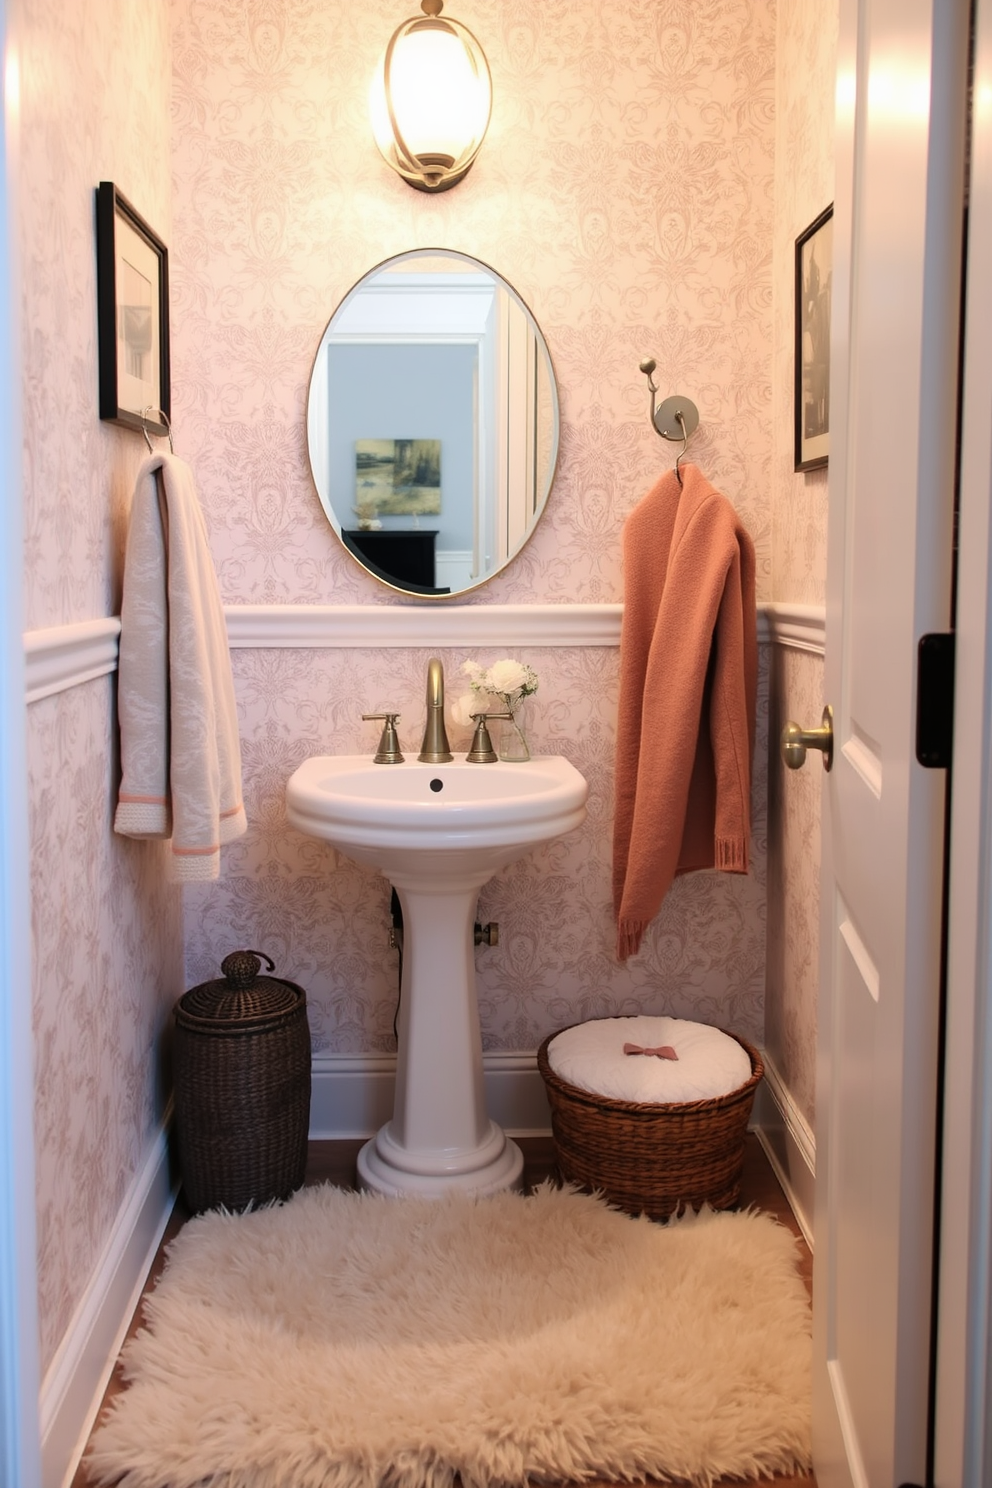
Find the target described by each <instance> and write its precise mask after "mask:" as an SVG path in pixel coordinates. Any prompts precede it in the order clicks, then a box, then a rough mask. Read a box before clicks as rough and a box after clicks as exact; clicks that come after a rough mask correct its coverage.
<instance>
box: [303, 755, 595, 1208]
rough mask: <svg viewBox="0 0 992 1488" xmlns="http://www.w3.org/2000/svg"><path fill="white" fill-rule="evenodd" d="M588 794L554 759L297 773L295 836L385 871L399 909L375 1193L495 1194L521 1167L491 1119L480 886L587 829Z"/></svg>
mask: <svg viewBox="0 0 992 1488" xmlns="http://www.w3.org/2000/svg"><path fill="white" fill-rule="evenodd" d="M587 793H588V787H587V785H586V781H585V779H584V778H583V776H582V775H580V774H579V772H578V770H576V769H575V767H574V766H573V765H572V764H570V763H569V761H568V760H566V759H563V758H562V757H561V756H559V755H544V756H537V757H535V758H532V759H530V760H528V761H527V762H525V763H520V764H516V763H515V764H506V763H503V762H502V761H500V762H498V763H496V764H488V765H477V764H468V763H467V762H466V761H465V760H464V759H456V760H454V761H452V762H451V763H450V764H443V765H427V764H421V763H419V762H415V761H406V762H404V763H403V764H398V765H376V764H373V763H372V761H371V760H370V759H368V758H366V757H365V756H360V755H318V756H315V757H314V758H313V759H310V760H307V762H306V764H303V765H301V766H300V768H299V769H298V770H297V771H296V772H295V773H294V774H293V775H292V776H291V777H290V779H289V782H288V784H287V786H286V815H287V817H288V819H289V822H290V824H291V825H292V826H294V827H297V828H299V830H300V831H301V832H307V833H309V834H310V835H311V836H314V837H321V838H323V839H324V840H325V841H327V842H330V843H332V844H333V845H334V846H335V847H336V848H338V849H339V851H341V852H343V853H344V854H345V855H346V856H347V857H349V858H353V859H355V861H356V862H359V863H365V864H369V865H370V866H372V867H374V868H378V869H379V870H380V871H381V872H382V873H384V874H385V876H386V877H387V878H388V879H389V881H390V883H391V884H392V885H393V887H394V888H395V890H396V892H397V894H398V896H399V900H400V904H401V906H402V909H403V932H404V948H403V978H402V988H401V1001H400V1021H399V1056H398V1064H397V1070H396V1098H395V1104H394V1108H393V1118H392V1120H391V1121H389V1122H387V1123H386V1125H385V1126H384V1127H382V1129H381V1130H380V1131H379V1132H378V1133H377V1135H376V1136H375V1137H373V1138H372V1140H371V1141H369V1142H367V1143H366V1144H365V1146H364V1147H363V1148H362V1151H361V1153H360V1154H359V1159H358V1171H359V1175H360V1178H361V1180H362V1183H363V1184H364V1186H365V1187H366V1188H370V1189H374V1190H376V1191H377V1192H379V1193H386V1194H402V1193H416V1194H421V1195H439V1194H442V1193H444V1192H445V1191H446V1190H448V1189H450V1188H460V1189H467V1190H471V1191H472V1192H475V1193H482V1194H485V1193H494V1192H496V1191H497V1190H499V1189H503V1188H514V1187H517V1186H518V1185H519V1181H520V1173H521V1169H522V1166H523V1158H522V1157H521V1154H520V1150H519V1148H518V1147H517V1146H516V1144H515V1143H514V1142H512V1141H510V1140H509V1138H508V1137H507V1136H506V1134H505V1133H504V1132H503V1131H502V1130H501V1129H500V1128H499V1127H498V1126H497V1125H496V1123H495V1122H494V1121H491V1120H490V1119H489V1117H488V1115H487V1114H486V1106H485V1092H484V1087H483V1075H482V1040H481V1037H480V1033H479V1013H478V1007H477V1004H476V996H475V959H474V937H473V929H474V925H475V910H476V901H477V900H478V897H479V890H480V889H481V887H482V885H483V884H484V883H485V882H486V880H487V879H489V878H491V877H492V875H493V874H494V873H495V872H496V870H497V869H498V868H501V867H502V866H503V865H504V864H505V863H509V862H512V861H513V859H514V858H518V857H521V856H522V855H523V854H524V853H526V852H528V851H529V850H530V849H531V848H533V847H536V846H537V845H538V844H539V843H542V842H547V841H549V840H550V839H551V838H552V837H557V836H560V835H561V834H562V833H564V832H570V831H572V830H574V828H576V827H578V826H579V825H580V824H581V822H582V821H583V819H584V818H585V801H586V795H587Z"/></svg>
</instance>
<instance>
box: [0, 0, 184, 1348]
mask: <svg viewBox="0 0 992 1488" xmlns="http://www.w3.org/2000/svg"><path fill="white" fill-rule="evenodd" d="M19 9H20V12H21V14H20V17H19V25H18V32H19V41H20V61H21V77H20V92H21V134H20V151H21V154H20V178H21V183H22V191H21V195H20V254H21V278H22V285H23V293H22V304H21V315H22V335H23V363H24V381H23V389H22V396H23V420H24V481H23V486H24V503H25V532H26V553H25V594H26V617H25V623H26V625H27V626H28V627H31V628H34V627H41V626H51V625H58V624H62V623H67V622H71V621H77V620H91V619H94V618H96V617H100V616H106V615H112V614H114V613H116V612H117V611H118V609H119V607H120V573H121V563H122V553H123V534H124V527H125V522H126V512H127V505H128V501H129V498H130V492H131V487H132V483H133V476H134V471H135V469H136V467H137V464H138V461H139V459H140V456H141V454H142V453H143V451H144V445H143V443H142V442H141V440H140V438H138V437H137V436H136V435H134V434H130V433H124V432H123V431H121V430H117V429H114V428H111V427H110V426H109V425H103V424H101V423H100V422H99V420H98V418H97V405H96V378H97V353H96V268H95V251H94V226H93V190H94V187H95V186H96V183H97V182H98V181H99V180H101V179H106V180H113V181H115V182H116V183H117V184H118V186H119V187H120V188H121V190H122V191H123V192H124V194H125V195H126V196H127V197H128V198H129V200H131V201H132V202H133V203H134V205H135V206H136V207H137V208H138V210H139V211H140V212H142V214H143V215H144V216H146V217H147V218H148V220H149V221H150V222H151V223H152V225H153V226H154V227H155V228H156V229H157V230H158V231H159V232H160V233H162V234H163V235H164V236H166V237H168V234H169V231H170V227H169V205H170V200H169V198H170V179H169V163H168V139H169V114H168V104H169V81H170V79H169V66H168V59H169V24H168V13H167V9H166V7H165V4H164V0H163V3H156V0H150V3H146V4H143V5H134V4H132V3H131V0H79V3H77V4H74V5H64V4H62V3H60V0H31V4H30V5H25V6H21V7H19ZM114 718H115V712H114V695H113V686H112V684H111V682H110V681H109V680H101V681H98V682H92V683H89V684H87V685H84V686H82V687H77V688H74V689H73V690H72V691H70V692H67V693H64V694H62V695H60V696H58V697H55V698H49V699H46V700H44V701H42V702H39V703H35V704H34V705H33V706H32V707H31V709H30V710H29V715H28V729H29V735H28V746H29V751H30V780H29V790H30V807H31V834H32V857H31V885H32V926H31V930H32V937H33V950H34V969H33V989H32V998H33V1017H34V1030H35V1041H36V1053H35V1058H36V1071H35V1079H36V1091H37V1096H36V1106H35V1144H36V1163H37V1202H38V1239H39V1256H38V1265H39V1278H38V1282H39V1308H40V1326H41V1358H42V1365H43V1367H44V1366H45V1365H47V1364H48V1363H49V1362H50V1360H51V1359H52V1356H53V1354H54V1352H55V1350H56V1347H57V1345H58V1343H59V1340H60V1339H61V1337H62V1335H63V1334H64V1332H65V1329H66V1326H67V1324H68V1322H69V1319H70V1318H71V1316H72V1313H73V1310H74V1308H75V1307H76V1306H77V1305H78V1303H79V1301H80V1298H81V1296H82V1293H83V1290H84V1288H85V1286H86V1284H87V1281H88V1279H89V1276H90V1275H91V1273H92V1271H93V1268H94V1266H95V1265H96V1263H97V1261H98V1259H99V1257H100V1254H101V1251H102V1250H103V1247H104V1246H105V1244H106V1243H107V1239H108V1236H109V1234H110V1232H111V1229H112V1227H113V1224H114V1221H115V1220H116V1218H117V1215H118V1213H119V1211H120V1208H121V1205H122V1202H123V1200H124V1198H125V1196H126V1195H127V1192H128V1189H129V1186H130V1184H131V1182H132V1179H133V1177H134V1174H135V1172H136V1171H137V1169H138V1168H139V1166H140V1164H141V1162H142V1160H143V1158H144V1156H145V1154H146V1152H147V1150H148V1144H149V1142H150V1140H151V1138H152V1136H153V1134H154V1132H155V1131H156V1130H157V1128H158V1126H159V1124H160V1122H161V1117H162V1112H163V1104H164V1086H163V1079H162V1072H161V1068H160V1065H161V1053H160V1050H159V1045H160V1041H161V1040H160V1035H161V1030H162V1027H163V1024H164V1022H165V1018H166V1011H167V1009H168V1008H169V1006H170V1005H171V1002H172V1000H173V998H174V997H175V996H176V995H177V993H178V991H179V990H181V974H182V967H181V933H182V932H181V918H180V907H179V901H178V896H177V893H176V891H175V890H174V889H167V888H166V887H165V886H164V884H163V880H162V877H161V871H160V865H161V857H160V852H159V849H158V848H157V847H154V846H149V847H139V846H136V845H134V844H126V843H123V842H122V841H121V839H117V838H114V837H113V835H112V833H111V830H110V820H111V801H112V796H113V792H114V790H115V789H116V728H115V724H114Z"/></svg>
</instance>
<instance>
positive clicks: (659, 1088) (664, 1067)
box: [548, 1015, 751, 1105]
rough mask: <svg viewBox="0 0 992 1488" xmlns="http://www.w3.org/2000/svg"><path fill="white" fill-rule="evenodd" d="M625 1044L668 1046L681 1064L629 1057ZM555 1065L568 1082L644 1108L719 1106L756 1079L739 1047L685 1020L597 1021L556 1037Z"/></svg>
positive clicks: (553, 1042)
mask: <svg viewBox="0 0 992 1488" xmlns="http://www.w3.org/2000/svg"><path fill="white" fill-rule="evenodd" d="M626 1043H631V1044H640V1045H641V1046H642V1047H643V1048H650V1049H655V1048H659V1047H664V1046H665V1045H666V1044H667V1045H669V1046H670V1047H671V1048H673V1049H674V1050H675V1052H676V1054H677V1055H678V1059H677V1060H676V1059H659V1058H657V1056H656V1055H653V1054H625V1053H624V1052H623V1046H624V1044H626ZM548 1063H549V1065H550V1066H551V1068H552V1070H553V1071H554V1073H555V1074H556V1075H558V1077H559V1078H560V1079H562V1080H567V1081H568V1083H569V1084H570V1085H576V1086H578V1088H579V1089H580V1090H588V1091H591V1092H592V1094H594V1095H604V1096H606V1097H607V1098H608V1099H610V1100H621V1101H637V1102H639V1103H640V1104H648V1105H654V1104H667V1103H669V1102H673V1101H697V1100H713V1099H714V1098H715V1097H717V1096H721V1095H730V1094H731V1092H732V1091H734V1090H739V1089H740V1088H741V1086H742V1085H744V1084H746V1082H747V1081H748V1080H749V1079H750V1078H751V1060H750V1057H749V1056H748V1053H747V1050H746V1049H744V1048H742V1047H741V1045H740V1044H739V1043H738V1042H737V1040H736V1039H733V1038H731V1037H730V1035H729V1034H727V1033H723V1032H722V1031H721V1030H720V1029H719V1028H710V1027H709V1026H708V1024H706V1023H693V1022H690V1021H689V1020H688V1019H686V1018H653V1017H649V1016H647V1015H642V1016H640V1017H637V1018H595V1019H593V1020H592V1021H591V1022H589V1023H577V1024H575V1026H574V1027H573V1028H566V1029H564V1030H563V1031H562V1032H561V1033H559V1034H556V1035H555V1037H554V1038H553V1039H552V1040H551V1042H550V1044H549V1045H548Z"/></svg>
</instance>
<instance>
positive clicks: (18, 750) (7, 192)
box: [0, 0, 41, 1488]
mask: <svg viewBox="0 0 992 1488" xmlns="http://www.w3.org/2000/svg"><path fill="white" fill-rule="evenodd" d="M22 12H23V7H22V6H19V5H14V4H9V3H7V0H0V48H2V57H0V63H2V66H3V76H4V84H5V86H4V89H3V100H2V103H0V121H2V138H0V488H2V490H3V493H4V495H3V503H2V509H0V1482H2V1483H4V1484H5V1485H9V1488H14V1485H15V1484H16V1485H17V1488H37V1485H38V1482H39V1475H40V1471H41V1467H40V1456H39V1447H38V1308H37V1295H38V1288H37V1262H36V1255H37V1245H36V1227H35V1168H34V1139H33V1131H34V1084H33V1078H34V1076H33V1057H32V1038H31V936H30V926H31V904H30V876H29V874H28V872H27V866H28V864H29V862H30V854H31V844H30V833H29V828H28V788H27V779H28V771H27V759H26V754H25V748H26V746H25V732H26V731H25V715H24V658H23V653H22V649H21V626H22V625H23V623H24V621H23V615H24V609H23V605H24V583H23V567H24V520H23V499H22V493H23V488H24V480H25V471H24V454H23V427H22V420H21V403H22V393H23V383H24V378H23V370H22V367H21V362H20V358H21V351H22V347H21V328H20V324H19V320H18V307H19V305H20V301H21V275H20V273H19V269H18V262H17V260H18V253H17V246H18V240H19V236H20V217H19V213H18V194H19V182H18V170H19V164H18V162H19V159H20V154H21V151H20V142H19V129H20V111H19V107H18V76H19V66H20V58H19V46H20V33H21V32H22V31H24V30H25V29H26V22H25V20H24V18H23V14H22Z"/></svg>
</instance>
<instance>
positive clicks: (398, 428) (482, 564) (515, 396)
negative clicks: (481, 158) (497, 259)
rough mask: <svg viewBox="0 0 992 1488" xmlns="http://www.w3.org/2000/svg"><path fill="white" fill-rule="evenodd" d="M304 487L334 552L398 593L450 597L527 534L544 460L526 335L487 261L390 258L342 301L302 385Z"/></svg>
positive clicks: (542, 352) (548, 466) (516, 299)
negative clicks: (335, 543) (306, 458)
mask: <svg viewBox="0 0 992 1488" xmlns="http://www.w3.org/2000/svg"><path fill="white" fill-rule="evenodd" d="M307 444H308V449H309V455H310V468H311V471H312V473H313V479H314V484H315V486H316V488H317V493H318V495H319V496H320V500H321V504H322V505H323V507H324V511H325V512H326V513H327V517H328V519H329V521H330V523H331V525H332V526H333V528H334V530H335V531H336V532H337V534H338V536H339V537H340V538H341V541H342V542H343V543H344V545H345V547H347V548H348V550H349V551H350V552H351V553H352V554H353V556H354V557H355V558H357V560H358V561H359V562H360V563H361V564H362V565H363V567H365V568H366V569H367V571H368V572H369V573H371V574H373V575H374V576H375V577H376V578H378V579H380V580H382V581H383V582H384V583H387V584H389V585H391V587H393V588H394V589H400V590H403V591H404V592H406V593H414V594H424V595H439V596H443V595H451V594H462V593H464V592H465V591H466V590H468V589H473V588H475V586H476V585H478V584H481V583H483V582H484V581H485V580H486V579H488V578H491V577H492V575H493V574H495V573H498V572H499V570H500V569H501V568H503V567H504V566H505V565H506V564H507V563H508V562H509V561H510V559H511V558H512V557H513V556H514V554H516V553H518V552H519V551H520V549H521V548H522V547H523V545H524V543H525V542H526V541H527V539H528V538H529V537H530V535H531V533H532V532H533V530H534V527H535V526H536V524H537V522H538V520H539V518H540V515H541V512H542V511H543V509H544V505H545V502H546V501H547V498H548V492H549V491H550V489H551V481H552V478H553V476H554V470H555V463H556V461H557V458H558V393H557V389H556V387H555V380H554V373H553V370H552V367H551V357H550V355H549V352H548V348H547V346H546V344H545V341H544V337H543V336H542V335H541V331H540V328H539V327H538V325H537V322H536V321H535V319H534V317H533V316H532V315H531V313H530V311H529V310H528V308H527V306H526V305H525V304H524V302H523V301H522V300H521V299H520V296H519V295H518V294H517V293H516V291H515V290H514V289H513V288H512V287H511V286H510V285H509V284H507V282H506V280H504V279H502V278H501V277H500V275H499V274H497V273H495V272H494V271H493V270H492V269H490V268H488V267H487V266H486V265H485V264H482V263H480V262H478V260H476V259H473V258H468V257H467V256H466V255H464V254H461V253H455V252H451V251H447V250H442V249H431V250H418V251H416V252H413V253H403V254H400V255H399V256H398V257H396V258H391V259H388V260H387V261H386V262H385V263H384V264H380V265H379V267H378V268H376V269H373V270H372V272H371V273H369V274H366V276H365V278H364V279H361V280H360V281H359V283H358V284H356V285H355V287H354V288H353V289H352V290H351V291H350V292H349V293H348V294H347V295H346V296H345V298H344V300H343V301H342V302H341V304H340V305H339V306H338V308H337V310H336V311H335V312H334V314H333V315H332V317H331V319H330V322H329V323H328V326H327V329H326V331H325V332H324V335H323V338H322V340H321V343H320V346H319V348H318V350H317V356H316V359H315V361H314V365H313V371H312V373H311V377H310V392H309V397H308V402H307Z"/></svg>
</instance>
